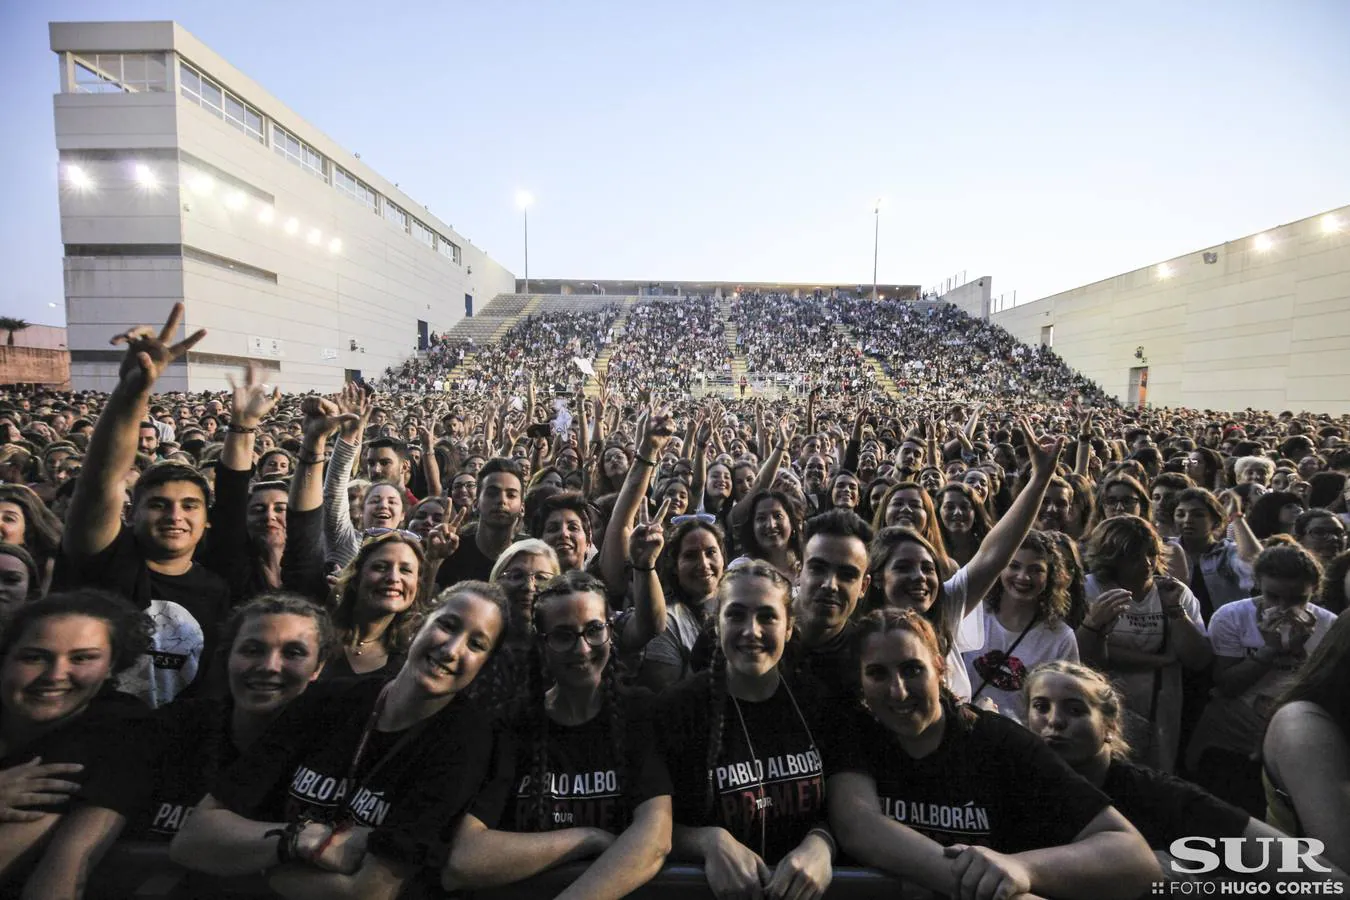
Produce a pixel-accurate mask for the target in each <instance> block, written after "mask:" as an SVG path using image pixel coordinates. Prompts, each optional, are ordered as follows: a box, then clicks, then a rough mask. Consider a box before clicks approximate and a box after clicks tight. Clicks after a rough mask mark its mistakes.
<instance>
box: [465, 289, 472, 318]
mask: <svg viewBox="0 0 1350 900" xmlns="http://www.w3.org/2000/svg"><path fill="white" fill-rule="evenodd" d="M464 318H466V319H472V318H473V294H465V295H464Z"/></svg>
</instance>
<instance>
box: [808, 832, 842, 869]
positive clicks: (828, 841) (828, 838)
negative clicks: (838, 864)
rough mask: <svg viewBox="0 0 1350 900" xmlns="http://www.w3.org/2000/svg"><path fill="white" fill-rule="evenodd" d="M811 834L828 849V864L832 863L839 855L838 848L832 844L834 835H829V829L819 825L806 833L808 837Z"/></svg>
mask: <svg viewBox="0 0 1350 900" xmlns="http://www.w3.org/2000/svg"><path fill="white" fill-rule="evenodd" d="M813 834H814V835H815V836H816V837H818V838H820V839H821V840H822V841H824V842H825V846H827V847H829V848H830V862H834V858H835V857H836V856H838V855H839V846H838V845H837V844H836V843H835V842H834V835H832V834H830V832H829V829H827V828H823V827H821V826H819V825H817V826H816V827H815V828H812V829H811V830H810V831H808V832H807V835H808V836H809V835H813Z"/></svg>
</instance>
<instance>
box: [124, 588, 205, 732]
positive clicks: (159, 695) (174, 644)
mask: <svg viewBox="0 0 1350 900" xmlns="http://www.w3.org/2000/svg"><path fill="white" fill-rule="evenodd" d="M145 614H146V615H147V616H149V617H150V621H151V622H153V623H154V632H153V634H152V635H151V638H150V647H149V649H147V650H146V651H145V655H143V656H141V657H140V658H139V659H137V660H136V662H135V663H134V664H133V665H132V667H131V668H130V669H127V670H126V671H125V672H123V673H122V674H121V675H120V676H119V677H118V682H117V688H118V690H121V691H125V692H126V693H128V694H132V695H134V696H137V697H140V698H141V699H142V700H144V701H145V702H146V703H148V704H149V705H151V706H155V707H158V706H163V705H164V704H166V703H169V702H170V701H172V700H173V698H174V697H177V696H178V695H179V694H180V693H182V692H183V691H184V690H185V689H186V688H187V686H188V685H190V684H192V680H193V679H194V678H196V677H197V669H198V668H200V666H201V660H202V650H203V648H204V647H205V646H206V634H205V632H203V631H202V626H201V623H200V622H198V621H197V618H196V617H195V616H194V615H192V613H190V612H188V611H187V609H186V608H185V607H183V606H180V605H179V604H177V603H175V602H173V601H172V600H151V601H150V606H149V607H148V608H146V610H145Z"/></svg>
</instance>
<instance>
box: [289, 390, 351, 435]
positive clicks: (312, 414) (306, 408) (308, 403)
mask: <svg viewBox="0 0 1350 900" xmlns="http://www.w3.org/2000/svg"><path fill="white" fill-rule="evenodd" d="M300 413H301V415H303V416H304V417H305V418H304V424H303V426H302V427H303V429H304V434H305V439H306V440H313V439H315V438H319V437H327V436H328V435H330V434H332V433H333V432H334V431H335V430H337V429H338V428H339V427H341V426H343V425H345V424H346V423H347V422H348V421H353V422H356V421H360V417H359V416H357V415H356V414H355V413H344V412H343V411H342V409H341V408H340V407H339V406H338V405H337V404H336V403H335V402H333V401H332V400H329V399H328V398H327V397H306V398H305V399H303V400H301V401H300Z"/></svg>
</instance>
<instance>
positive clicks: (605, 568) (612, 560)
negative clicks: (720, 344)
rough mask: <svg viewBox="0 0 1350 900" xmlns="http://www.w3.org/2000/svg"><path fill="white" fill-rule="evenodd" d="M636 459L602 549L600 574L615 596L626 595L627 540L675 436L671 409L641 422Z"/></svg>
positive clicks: (649, 413)
mask: <svg viewBox="0 0 1350 900" xmlns="http://www.w3.org/2000/svg"><path fill="white" fill-rule="evenodd" d="M637 425H638V443H637V455H636V456H634V457H633V464H632V465H631V466H629V467H628V475H627V477H625V478H624V480H623V487H622V488H620V489H619V496H618V497H617V498H616V499H615V501H614V511H613V512H612V513H610V517H609V527H608V528H606V529H605V542H604V543H603V544H602V545H601V546H600V574H601V576H602V577H603V578H604V581H605V586H606V587H607V588H609V590H610V592H611V593H613V594H620V593H623V590H624V588H625V587H627V583H626V582H625V580H624V571H625V569H627V564H628V556H627V554H628V536H629V533H630V532H631V531H632V528H633V522H634V520H635V519H636V518H637V511H638V505H639V504H641V503H645V502H646V496H647V485H648V484H649V483H650V482H651V478H652V470H653V469H654V468H656V464H657V462H658V461H659V460H660V456H661V454H662V453H663V452H665V449H666V445H667V444H669V443H670V439H671V437H672V436H673V435H674V434H675V421H674V419H672V418H671V416H670V410H669V408H668V407H662V408H661V409H660V410H657V411H655V412H653V411H652V410H651V409H650V408H649V409H648V410H647V411H646V412H644V413H643V414H642V415H641V416H640V417H639V418H638V423H637Z"/></svg>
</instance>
